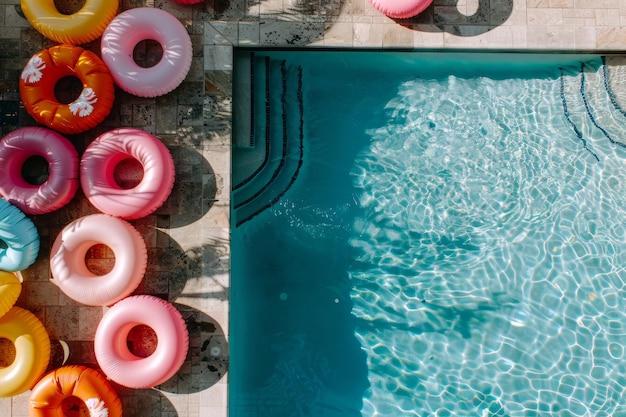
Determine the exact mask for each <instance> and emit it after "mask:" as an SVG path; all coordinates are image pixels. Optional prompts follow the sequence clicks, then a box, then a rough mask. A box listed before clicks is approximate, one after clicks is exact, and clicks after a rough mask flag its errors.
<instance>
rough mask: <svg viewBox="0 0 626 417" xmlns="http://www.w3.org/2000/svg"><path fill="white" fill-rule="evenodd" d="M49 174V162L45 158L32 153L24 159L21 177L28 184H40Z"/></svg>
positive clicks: (46, 179)
mask: <svg viewBox="0 0 626 417" xmlns="http://www.w3.org/2000/svg"><path fill="white" fill-rule="evenodd" d="M49 176H50V164H49V163H48V161H46V158H44V157H42V156H39V155H34V156H31V157H30V158H28V159H27V160H26V161H24V165H22V178H24V181H26V182H27V183H29V184H30V185H41V184H43V183H45V182H46V181H48V177H49Z"/></svg>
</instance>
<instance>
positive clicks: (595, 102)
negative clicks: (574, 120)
mask: <svg viewBox="0 0 626 417" xmlns="http://www.w3.org/2000/svg"><path fill="white" fill-rule="evenodd" d="M608 76H610V75H609V73H608V71H607V70H606V66H604V65H603V66H602V68H601V69H600V70H599V71H584V66H583V67H582V68H581V77H582V81H581V85H582V87H581V95H582V97H583V101H584V103H585V109H586V111H587V113H588V116H589V119H590V120H591V121H592V123H593V125H594V126H595V127H596V129H598V130H599V131H600V132H601V133H602V136H604V138H606V139H607V140H608V141H609V142H610V143H611V144H612V145H613V146H617V147H621V148H624V149H626V129H625V128H624V126H626V114H624V113H622V111H620V110H623V109H621V108H620V107H619V104H618V103H617V102H616V101H615V99H616V98H615V97H614V93H613V92H612V89H611V87H610V82H609V80H608V78H606V77H608Z"/></svg>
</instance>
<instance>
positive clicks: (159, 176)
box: [80, 128, 175, 219]
mask: <svg viewBox="0 0 626 417" xmlns="http://www.w3.org/2000/svg"><path fill="white" fill-rule="evenodd" d="M126 159H134V160H136V161H138V162H139V163H140V164H141V166H142V167H143V178H142V179H141V181H140V182H139V184H137V185H136V186H135V187H133V188H122V187H120V186H119V185H118V184H117V182H116V181H115V178H114V171H115V168H116V166H117V165H118V164H119V163H120V162H122V161H124V160H126ZM174 177H175V170H174V160H173V158H172V155H171V154H170V152H169V151H168V150H167V148H166V147H165V145H163V143H162V142H161V141H160V140H159V138H157V137H155V136H153V135H151V134H150V133H148V132H144V131H143V130H139V129H134V128H122V129H115V130H111V131H109V132H106V133H104V134H102V135H100V136H99V137H97V138H96V139H95V140H94V141H93V142H92V143H91V144H90V145H89V146H88V147H87V149H86V150H85V152H84V153H83V156H82V158H81V162H80V183H81V186H82V189H83V192H84V193H85V196H86V197H87V199H88V200H89V202H91V204H92V205H93V206H94V207H96V208H97V209H98V210H100V211H102V212H103V213H107V214H110V215H112V216H116V217H120V218H122V219H138V218H141V217H145V216H147V215H148V214H150V213H152V212H154V211H155V210H156V209H157V208H159V207H160V206H161V205H162V204H163V203H164V202H165V200H167V197H168V196H169V194H170V192H171V191H172V187H173V186H174Z"/></svg>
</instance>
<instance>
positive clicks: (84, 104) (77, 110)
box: [70, 87, 98, 117]
mask: <svg viewBox="0 0 626 417" xmlns="http://www.w3.org/2000/svg"><path fill="white" fill-rule="evenodd" d="M97 101H98V97H96V93H94V91H93V89H91V88H89V87H87V88H84V89H83V91H82V92H81V93H80V96H79V97H78V98H77V99H76V100H75V101H74V102H73V103H72V104H70V111H71V112H72V114H73V115H74V116H79V117H86V116H89V115H90V114H91V113H92V112H93V104H94V103H95V102H97Z"/></svg>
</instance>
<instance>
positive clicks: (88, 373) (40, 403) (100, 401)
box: [28, 365, 122, 417]
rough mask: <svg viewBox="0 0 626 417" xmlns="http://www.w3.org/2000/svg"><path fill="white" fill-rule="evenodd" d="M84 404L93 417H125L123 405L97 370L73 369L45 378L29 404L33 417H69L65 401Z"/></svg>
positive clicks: (60, 371) (64, 367)
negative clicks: (67, 416) (73, 398)
mask: <svg viewBox="0 0 626 417" xmlns="http://www.w3.org/2000/svg"><path fill="white" fill-rule="evenodd" d="M71 397H75V398H77V399H79V400H80V401H82V403H83V404H84V405H85V408H86V409H87V410H88V412H89V416H91V417H98V416H102V417H122V402H121V401H120V398H119V397H118V395H117V393H116V392H115V391H114V390H113V388H112V387H111V385H110V384H109V382H108V381H107V380H106V378H105V377H104V376H103V375H102V374H101V373H100V372H98V371H96V370H95V369H91V368H88V367H86V366H78V365H70V366H63V367H61V368H58V369H56V370H54V371H52V372H50V373H48V374H46V375H45V376H44V377H43V378H41V380H39V382H37V385H35V387H34V388H33V390H32V392H31V394H30V398H29V400H28V413H29V414H28V415H29V416H30V417H56V416H66V415H69V414H66V413H65V412H64V410H63V408H64V407H63V405H64V404H63V402H64V400H66V399H68V398H71Z"/></svg>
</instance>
